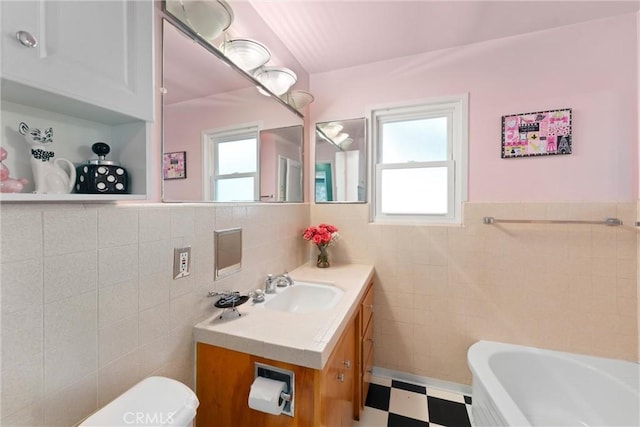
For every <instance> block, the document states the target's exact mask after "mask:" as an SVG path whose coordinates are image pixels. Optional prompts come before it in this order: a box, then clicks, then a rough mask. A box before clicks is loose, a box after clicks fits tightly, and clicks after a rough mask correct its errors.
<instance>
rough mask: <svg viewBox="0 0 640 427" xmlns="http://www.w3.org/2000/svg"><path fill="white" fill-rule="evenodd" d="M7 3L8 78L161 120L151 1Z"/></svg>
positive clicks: (5, 66) (4, 51) (4, 9)
mask: <svg viewBox="0 0 640 427" xmlns="http://www.w3.org/2000/svg"><path fill="white" fill-rule="evenodd" d="M1 3H2V5H1V6H2V77H3V79H6V80H8V81H12V82H17V83H20V84H23V85H26V86H29V87H34V88H38V89H41V90H44V91H46V92H51V93H55V94H57V95H62V96H64V97H69V98H72V99H75V100H79V101H82V102H86V103H89V104H93V105H97V106H99V107H103V108H106V109H109V110H112V111H117V112H120V113H123V114H126V115H129V116H132V117H135V118H139V119H143V120H147V121H151V120H153V3H152V2H151V1H150V0H144V1H133V0H130V1H126V0H111V1H51V0H39V1H4V2H1ZM18 31H25V32H28V33H29V34H31V35H32V36H33V37H34V38H35V39H36V40H37V42H38V43H37V46H36V47H27V46H24V45H23V44H22V43H21V42H20V41H19V40H18V39H17V38H16V33H17V32H18ZM65 102H66V101H65Z"/></svg>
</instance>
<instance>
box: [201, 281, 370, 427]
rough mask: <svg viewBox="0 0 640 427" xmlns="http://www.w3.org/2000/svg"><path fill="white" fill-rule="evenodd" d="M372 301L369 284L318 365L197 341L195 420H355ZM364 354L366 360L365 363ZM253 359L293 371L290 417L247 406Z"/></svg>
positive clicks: (204, 424)
mask: <svg viewBox="0 0 640 427" xmlns="http://www.w3.org/2000/svg"><path fill="white" fill-rule="evenodd" d="M367 298H369V299H367ZM372 303H373V292H372V287H371V284H369V285H368V287H367V293H366V294H365V297H364V298H363V299H362V300H361V301H360V302H359V304H358V310H357V311H356V312H355V313H354V315H353V317H352V318H351V319H350V320H349V323H348V324H347V326H346V328H345V330H344V332H343V333H342V335H341V336H340V338H339V340H338V343H337V344H336V346H335V348H334V349H333V351H332V353H331V356H330V357H329V359H328V361H327V363H326V364H325V366H324V368H323V369H322V370H317V369H311V368H306V367H302V366H297V365H293V364H290V363H285V362H279V361H276V360H270V359H266V358H263V357H259V356H254V355H251V354H247V353H241V352H237V351H233V350H229V349H225V348H221V347H216V346H212V345H208V344H204V343H197V347H196V394H197V396H198V399H199V400H200V406H199V407H198V410H197V414H196V426H197V427H210V426H231V425H235V426H252V427H285V426H286V427H340V426H352V425H353V420H354V419H359V417H360V410H361V406H362V405H364V401H363V399H364V397H363V395H362V393H363V392H364V393H366V390H367V385H368V381H369V380H368V377H367V376H365V375H363V373H367V372H368V371H367V370H368V369H370V364H371V363H372V361H373V357H372V356H373V350H372V346H371V345H370V344H369V345H368V344H367V343H368V342H369V341H366V339H367V338H366V337H367V336H369V335H367V334H370V333H371V331H372V330H373V329H372V321H371V309H370V308H371V307H372ZM363 308H364V309H365V310H363ZM371 342H372V341H371ZM363 360H364V361H365V363H368V364H369V365H366V366H364V365H363V364H362V361H363ZM256 362H259V363H263V364H266V365H271V366H275V367H278V368H282V369H287V370H291V371H293V372H294V373H295V391H294V393H295V401H294V417H293V418H292V417H289V416H287V415H278V416H276V415H270V414H266V413H263V412H259V411H255V410H253V409H250V408H249V406H248V403H247V400H248V395H249V390H250V387H251V384H252V382H253V380H254V364H255V363H256ZM367 366H368V367H367ZM365 381H366V385H365Z"/></svg>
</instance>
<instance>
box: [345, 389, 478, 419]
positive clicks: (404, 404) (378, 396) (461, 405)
mask: <svg viewBox="0 0 640 427" xmlns="http://www.w3.org/2000/svg"><path fill="white" fill-rule="evenodd" d="M470 414H471V396H465V395H463V394H460V393H456V392H451V391H444V390H441V389H436V388H430V387H425V386H421V385H416V384H410V383H406V382H403V381H397V380H392V379H390V378H382V377H373V379H372V382H371V384H370V385H369V393H368V394H367V400H366V403H365V408H364V411H362V413H361V415H360V421H359V422H357V423H354V426H356V427H426V426H432V427H433V426H444V427H463V426H464V427H470V426H471V422H470V421H469V420H470V418H469V417H470Z"/></svg>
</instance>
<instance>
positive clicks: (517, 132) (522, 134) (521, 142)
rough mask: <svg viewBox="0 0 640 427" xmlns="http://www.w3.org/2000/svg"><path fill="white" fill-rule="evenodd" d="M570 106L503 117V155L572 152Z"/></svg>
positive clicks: (526, 155) (547, 154) (505, 157)
mask: <svg viewBox="0 0 640 427" xmlns="http://www.w3.org/2000/svg"><path fill="white" fill-rule="evenodd" d="M572 150H573V148H572V138H571V108H563V109H560V110H548V111H537V112H534V113H522V114H510V115H508V116H502V149H501V151H502V158H503V159H508V158H513V157H532V156H549V155H553V154H571V152H572Z"/></svg>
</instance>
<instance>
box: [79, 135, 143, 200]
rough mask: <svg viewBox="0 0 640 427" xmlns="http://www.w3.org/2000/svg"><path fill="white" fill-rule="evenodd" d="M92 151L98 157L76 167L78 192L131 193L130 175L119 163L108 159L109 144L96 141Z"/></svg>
mask: <svg viewBox="0 0 640 427" xmlns="http://www.w3.org/2000/svg"><path fill="white" fill-rule="evenodd" d="M91 151H93V152H94V153H95V154H97V156H98V158H97V159H91V160H89V161H87V163H86V164H84V165H80V166H78V167H76V187H75V189H76V193H80V194H129V192H130V188H129V187H130V186H129V175H128V174H127V170H126V169H125V168H123V167H122V166H120V165H118V164H117V163H115V162H113V161H111V160H106V159H105V158H106V156H107V154H109V152H110V151H111V148H110V147H109V145H108V144H105V143H104V142H96V143H95V144H93V145H92V146H91Z"/></svg>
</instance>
